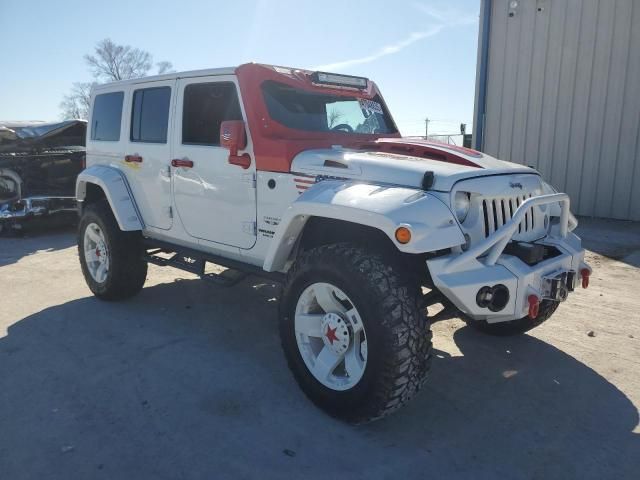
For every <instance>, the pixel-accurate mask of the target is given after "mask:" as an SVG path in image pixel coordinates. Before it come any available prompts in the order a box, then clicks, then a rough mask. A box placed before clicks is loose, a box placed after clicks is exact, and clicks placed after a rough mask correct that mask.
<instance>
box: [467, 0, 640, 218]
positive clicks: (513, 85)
mask: <svg viewBox="0 0 640 480" xmlns="http://www.w3.org/2000/svg"><path fill="white" fill-rule="evenodd" d="M516 3H517V6H515V8H514V4H516ZM481 12H482V13H481V19H480V25H481V29H480V42H479V47H478V48H479V53H478V59H479V64H478V75H477V85H476V116H475V121H474V132H473V133H474V142H475V141H481V142H482V143H481V144H477V143H476V144H475V147H476V148H479V149H480V150H483V151H485V152H487V153H488V154H490V155H495V156H496V157H498V158H501V159H503V160H510V161H512V162H517V163H522V164H525V165H530V166H533V167H535V168H537V169H538V170H539V171H540V172H541V173H542V175H543V176H544V177H545V178H546V179H547V180H548V181H550V183H551V184H553V185H554V186H555V187H556V188H558V189H559V190H561V191H565V192H567V193H569V194H570V195H571V201H572V210H573V211H574V212H576V213H578V214H581V215H592V216H598V217H610V218H619V219H631V220H640V0H517V2H513V1H511V0H482V7H481ZM484 12H490V14H489V15H490V16H489V18H488V22H486V21H484V20H487V18H483V17H482V14H483V13H484ZM510 14H512V16H510ZM483 26H485V28H484V30H485V32H487V31H488V35H483ZM487 40H488V43H487ZM483 44H484V45H488V51H487V53H488V55H487V57H488V58H487V60H486V63H484V62H482V49H483ZM483 64H484V65H483ZM483 66H484V67H486V90H485V93H486V98H485V99H483V98H482V95H481V93H480V92H481V91H482V90H483V88H482V87H483V85H484V82H483V75H482V69H483ZM483 104H484V105H483Z"/></svg>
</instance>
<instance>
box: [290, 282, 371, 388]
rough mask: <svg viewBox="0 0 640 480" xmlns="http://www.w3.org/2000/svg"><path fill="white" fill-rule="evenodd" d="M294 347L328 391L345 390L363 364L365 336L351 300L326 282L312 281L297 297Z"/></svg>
mask: <svg viewBox="0 0 640 480" xmlns="http://www.w3.org/2000/svg"><path fill="white" fill-rule="evenodd" d="M295 333H296V342H297V344H298V350H299V351H300V355H301V356H302V359H303V360H304V363H305V365H306V366H307V368H308V369H309V371H310V372H311V373H312V374H313V376H314V377H315V378H316V380H318V381H319V382H320V383H322V384H323V385H324V386H325V387H328V388H330V389H332V390H349V389H350V388H353V387H354V386H355V385H356V384H357V383H358V382H359V381H360V379H361V378H362V375H363V374H364V370H365V367H366V366H367V337H366V334H365V330H364V325H363V324H362V319H361V317H360V314H359V313H358V310H357V309H356V307H355V305H354V303H353V302H352V301H351V300H350V299H349V297H348V296H347V295H346V294H345V293H344V292H343V291H342V290H340V289H339V288H338V287H336V286H334V285H331V284H330V283H314V284H312V285H310V286H308V287H307V288H306V289H305V290H304V291H303V292H302V294H301V295H300V297H299V298H298V303H297V305H296V311H295Z"/></svg>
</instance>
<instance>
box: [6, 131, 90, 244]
mask: <svg viewBox="0 0 640 480" xmlns="http://www.w3.org/2000/svg"><path fill="white" fill-rule="evenodd" d="M86 131H87V122H86V121H85V120H67V121H64V122H57V123H45V122H3V121H0V232H2V231H7V230H22V229H24V228H25V227H26V226H27V225H28V224H30V223H31V222H32V221H34V220H37V221H38V223H40V222H41V221H42V222H43V223H45V222H46V223H47V224H49V223H51V222H54V223H56V224H58V223H60V222H62V223H64V222H73V221H75V219H76V201H75V182H76V177H77V176H78V174H79V173H80V171H82V169H83V168H84V163H85V134H86ZM45 219H46V221H45Z"/></svg>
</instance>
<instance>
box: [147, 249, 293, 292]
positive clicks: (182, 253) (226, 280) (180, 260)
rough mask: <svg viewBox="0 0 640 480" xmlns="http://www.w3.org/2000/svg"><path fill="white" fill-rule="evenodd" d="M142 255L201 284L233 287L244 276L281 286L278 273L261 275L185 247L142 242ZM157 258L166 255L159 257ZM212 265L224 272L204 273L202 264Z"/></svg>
mask: <svg viewBox="0 0 640 480" xmlns="http://www.w3.org/2000/svg"><path fill="white" fill-rule="evenodd" d="M145 247H146V253H145V254H144V259H145V260H146V261H147V262H149V263H152V264H154V265H158V266H160V267H174V268H178V269H180V270H184V271H187V272H190V273H194V274H196V275H199V276H200V277H201V278H202V279H203V280H207V281H209V282H212V283H215V284H217V285H222V286H227V287H230V286H233V285H235V284H236V283H238V282H239V281H241V280H242V279H244V278H245V277H246V276H247V275H256V276H259V277H263V278H267V279H269V280H271V281H274V282H277V283H282V282H283V281H284V274H282V273H279V272H265V271H264V270H263V269H262V268H260V267H256V266H255V265H250V264H246V263H243V262H239V261H237V260H231V259H228V258H224V257H220V256H218V255H213V254H209V253H206V252H200V251H198V250H194V249H192V248H188V247H182V246H178V245H173V244H170V243H168V242H162V241H159V240H150V239H145ZM159 254H165V255H166V254H168V255H170V256H169V257H163V256H160V255H159ZM207 262H209V263H213V264H215V265H219V266H221V267H224V268H227V270H225V271H224V272H221V273H215V272H208V273H205V266H206V263H207Z"/></svg>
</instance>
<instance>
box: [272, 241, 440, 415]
mask: <svg viewBox="0 0 640 480" xmlns="http://www.w3.org/2000/svg"><path fill="white" fill-rule="evenodd" d="M413 290H414V289H411V288H410V287H409V286H408V285H406V284H405V282H404V280H403V277H402V276H401V275H400V272H399V271H398V270H397V269H394V268H393V267H392V266H390V265H388V264H386V263H385V262H384V261H383V259H382V258H381V257H380V256H378V255H375V254H373V253H371V252H368V251H366V250H364V249H362V248H359V247H356V246H353V245H348V244H335V245H326V246H322V247H319V248H315V249H313V250H310V251H307V252H305V253H303V254H302V255H301V256H300V258H299V259H298V260H297V261H296V263H295V264H294V266H293V267H292V268H291V270H290V271H289V273H288V276H287V281H286V285H285V288H284V292H283V300H282V303H281V316H280V335H281V339H282V345H283V349H284V352H285V355H286V357H287V360H288V363H289V367H290V368H291V371H292V372H293V375H294V377H295V378H296V380H297V382H298V383H299V385H300V387H301V388H302V390H303V391H304V392H305V394H306V395H307V396H308V397H309V398H310V399H311V400H312V401H313V402H314V403H315V404H316V405H318V406H319V407H320V408H322V409H323V410H325V411H326V412H328V413H329V414H331V415H333V416H335V417H338V418H341V419H343V420H346V421H349V422H353V423H363V422H366V421H370V420H374V419H376V418H380V417H383V416H385V415H387V414H388V413H390V412H392V411H394V410H396V409H398V408H399V407H401V406H402V405H404V404H405V403H407V402H408V401H409V400H410V399H411V398H413V396H414V395H415V394H416V393H417V392H418V390H419V389H420V387H421V386H422V385H423V383H424V381H425V379H426V377H427V374H428V372H429V366H430V360H431V332H430V330H429V325H428V322H427V320H426V318H425V316H424V315H423V314H422V313H421V312H420V310H419V308H418V302H417V295H416V294H414V292H413Z"/></svg>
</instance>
